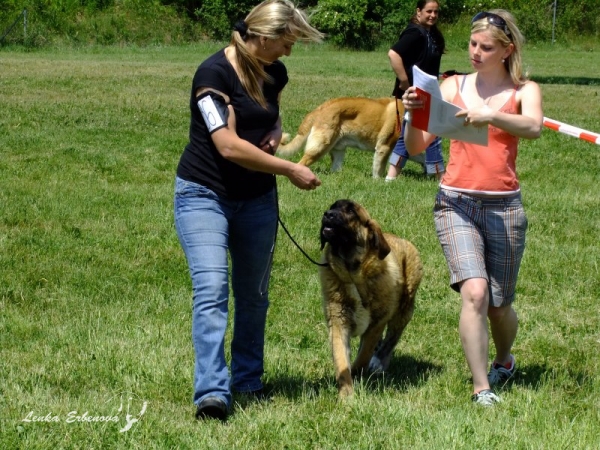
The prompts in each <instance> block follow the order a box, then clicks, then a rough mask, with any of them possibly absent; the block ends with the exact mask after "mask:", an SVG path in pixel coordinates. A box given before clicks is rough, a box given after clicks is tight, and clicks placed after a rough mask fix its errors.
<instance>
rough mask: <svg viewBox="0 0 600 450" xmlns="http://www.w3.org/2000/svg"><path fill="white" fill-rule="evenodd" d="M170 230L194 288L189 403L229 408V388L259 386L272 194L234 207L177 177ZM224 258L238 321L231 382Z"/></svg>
mask: <svg viewBox="0 0 600 450" xmlns="http://www.w3.org/2000/svg"><path fill="white" fill-rule="evenodd" d="M174 207H175V227H176V229H177V236H178V237H179V242H180V243H181V246H182V248H183V251H184V253H185V256H186V259H187V262H188V266H189V269H190V275H191V278H192V289H193V309H192V341H193V344H194V352H195V360H196V362H195V369H194V403H196V404H198V403H199V402H200V401H202V400H203V399H204V398H206V397H208V396H216V397H219V398H221V399H222V400H224V401H225V402H226V403H227V405H228V406H230V405H231V389H233V390H235V391H238V392H250V391H255V390H258V389H261V388H262V381H261V377H262V375H263V360H264V341H265V339H264V336H265V322H266V317H267V309H268V306H269V295H268V287H269V277H270V274H271V265H272V261H273V251H274V247H275V238H276V234H277V197H276V193H275V190H273V191H271V192H269V193H267V194H265V195H263V196H261V197H258V198H255V199H251V200H244V201H232V200H226V199H223V198H220V197H219V196H217V195H216V194H215V193H214V192H213V191H211V190H210V189H208V188H206V187H204V186H201V185H199V184H196V183H192V182H189V181H185V180H182V179H180V178H176V181H175V205H174ZM228 254H229V257H230V258H231V287H232V291H233V297H234V310H235V315H234V318H233V337H232V340H231V378H230V375H229V371H228V368H227V362H226V360H225V332H226V329H227V317H228V301H229V267H228Z"/></svg>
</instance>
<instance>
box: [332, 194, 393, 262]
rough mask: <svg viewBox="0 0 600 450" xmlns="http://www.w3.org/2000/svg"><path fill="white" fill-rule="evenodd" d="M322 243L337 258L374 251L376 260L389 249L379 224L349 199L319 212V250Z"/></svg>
mask: <svg viewBox="0 0 600 450" xmlns="http://www.w3.org/2000/svg"><path fill="white" fill-rule="evenodd" d="M326 243H329V245H330V246H331V251H332V253H333V254H334V255H336V256H339V257H341V258H347V257H354V256H356V255H357V253H363V252H364V253H367V252H373V251H374V252H376V254H377V257H378V258H379V259H384V258H385V257H386V256H387V255H388V253H390V251H391V249H390V246H389V244H388V243H387V241H386V240H385V238H384V237H383V232H382V231H381V227H380V226H379V224H378V223H377V222H376V221H374V220H373V219H371V216H370V215H369V213H368V212H367V210H366V209H365V208H363V207H362V206H361V205H360V204H358V203H356V202H354V201H352V200H338V201H336V202H335V203H334V204H333V205H331V206H330V207H329V209H328V210H327V211H325V213H324V214H323V219H322V220H321V250H323V248H324V247H325V244H326Z"/></svg>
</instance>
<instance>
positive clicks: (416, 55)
mask: <svg viewBox="0 0 600 450" xmlns="http://www.w3.org/2000/svg"><path fill="white" fill-rule="evenodd" d="M391 49H392V50H394V51H395V52H396V53H398V54H399V55H400V57H401V58H402V64H403V65H404V70H406V75H408V84H409V85H410V86H412V85H413V74H412V68H413V66H414V65H416V66H417V67H418V68H419V69H421V70H422V71H423V72H425V73H428V74H429V75H433V76H434V77H437V76H438V75H439V72H440V64H441V62H442V52H441V51H440V49H439V46H438V45H437V43H436V42H435V40H434V39H433V36H432V35H431V33H429V31H428V30H427V29H426V28H424V27H422V26H420V25H417V24H414V23H411V24H409V25H408V26H407V27H406V28H405V29H404V31H403V32H402V34H400V38H399V39H398V42H396V43H395V44H394V45H393V46H392V48H391ZM403 93H404V91H403V90H401V89H400V80H399V79H398V78H396V83H395V84H394V92H393V93H392V95H394V96H396V97H397V98H400V97H401V96H402V94H403Z"/></svg>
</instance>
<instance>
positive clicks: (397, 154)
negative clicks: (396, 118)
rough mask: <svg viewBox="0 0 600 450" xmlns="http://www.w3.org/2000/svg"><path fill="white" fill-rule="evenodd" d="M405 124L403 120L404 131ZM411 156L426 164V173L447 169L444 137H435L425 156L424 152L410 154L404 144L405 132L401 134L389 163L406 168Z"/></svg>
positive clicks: (435, 172)
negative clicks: (444, 154) (445, 165)
mask: <svg viewBox="0 0 600 450" xmlns="http://www.w3.org/2000/svg"><path fill="white" fill-rule="evenodd" d="M405 126H406V121H405V120H403V121H402V131H403V132H404V127H405ZM409 158H410V160H411V161H415V162H417V163H419V164H421V165H422V166H424V169H425V173H426V174H427V175H435V174H437V173H441V172H444V171H445V170H446V169H445V167H444V157H443V156H442V138H440V137H437V138H435V140H434V141H433V142H432V143H431V144H430V145H429V147H427V148H426V149H425V157H423V153H420V154H418V155H415V156H410V155H409V154H408V151H407V150H406V146H405V145H404V133H402V134H400V137H399V138H398V142H396V146H395V147H394V150H393V151H392V154H391V155H390V160H389V163H390V164H391V165H392V166H396V167H398V169H400V170H402V169H404V166H405V165H406V161H408V159H409Z"/></svg>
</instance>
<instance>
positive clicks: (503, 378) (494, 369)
mask: <svg viewBox="0 0 600 450" xmlns="http://www.w3.org/2000/svg"><path fill="white" fill-rule="evenodd" d="M510 359H511V365H510V369H507V368H506V367H504V366H503V365H501V364H498V363H495V362H493V363H492V365H491V366H490V371H489V373H488V382H489V383H490V386H494V385H497V384H504V383H506V382H507V381H508V380H510V379H511V378H512V377H513V376H514V375H515V370H516V368H517V362H516V361H515V357H514V356H513V355H510Z"/></svg>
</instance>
